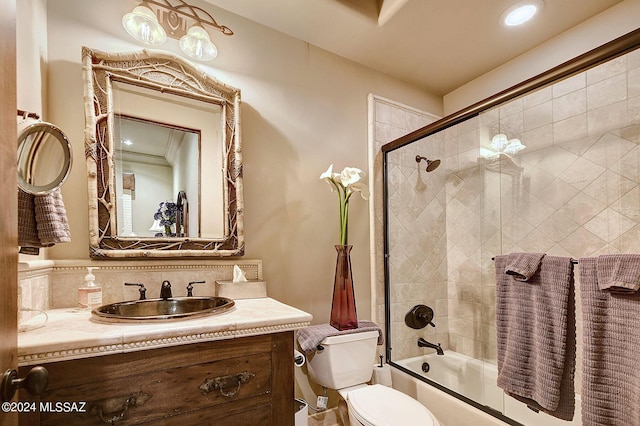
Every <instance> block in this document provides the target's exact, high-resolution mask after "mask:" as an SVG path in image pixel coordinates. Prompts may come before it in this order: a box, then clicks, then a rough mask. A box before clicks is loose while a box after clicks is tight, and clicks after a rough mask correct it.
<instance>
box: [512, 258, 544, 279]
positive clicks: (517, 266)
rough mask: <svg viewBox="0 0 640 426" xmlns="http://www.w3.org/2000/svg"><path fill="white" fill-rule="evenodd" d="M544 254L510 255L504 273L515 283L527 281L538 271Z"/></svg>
mask: <svg viewBox="0 0 640 426" xmlns="http://www.w3.org/2000/svg"><path fill="white" fill-rule="evenodd" d="M544 256H545V254H544V253H510V254H509V255H508V258H507V266H506V267H505V272H506V274H507V275H513V279H514V280H516V281H527V280H528V279H529V278H531V277H532V276H533V274H535V273H536V272H537V271H538V268H539V267H540V262H541V261H542V258H543V257H544Z"/></svg>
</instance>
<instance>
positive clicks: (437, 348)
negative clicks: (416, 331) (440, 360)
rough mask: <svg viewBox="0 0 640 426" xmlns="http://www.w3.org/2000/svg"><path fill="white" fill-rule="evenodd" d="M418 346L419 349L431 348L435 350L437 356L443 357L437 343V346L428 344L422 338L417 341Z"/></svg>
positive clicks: (442, 352)
mask: <svg viewBox="0 0 640 426" xmlns="http://www.w3.org/2000/svg"><path fill="white" fill-rule="evenodd" d="M418 346H420V347H421V348H432V349H435V350H436V353H437V354H438V355H444V351H443V350H442V347H441V346H440V343H438V344H437V345H436V344H434V343H429V342H427V341H426V340H424V339H423V338H422V337H420V338H419V339H418Z"/></svg>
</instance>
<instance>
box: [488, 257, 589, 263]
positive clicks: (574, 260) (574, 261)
mask: <svg viewBox="0 0 640 426" xmlns="http://www.w3.org/2000/svg"><path fill="white" fill-rule="evenodd" d="M491 260H496V258H495V256H494V257H492V258H491ZM571 263H572V264H573V265H577V264H578V260H577V259H571Z"/></svg>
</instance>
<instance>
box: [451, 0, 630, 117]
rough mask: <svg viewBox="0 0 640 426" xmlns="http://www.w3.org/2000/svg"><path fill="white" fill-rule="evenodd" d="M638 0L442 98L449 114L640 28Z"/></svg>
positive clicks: (599, 16)
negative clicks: (639, 22)
mask: <svg viewBox="0 0 640 426" xmlns="http://www.w3.org/2000/svg"><path fill="white" fill-rule="evenodd" d="M638 16H640V0H625V1H623V2H622V3H619V4H617V5H615V6H613V7H612V8H610V9H608V10H606V11H604V12H602V13H601V14H599V15H596V16H594V17H593V18H591V19H589V20H587V21H585V22H583V23H582V24H580V25H577V26H576V27H574V28H572V29H571V30H569V31H566V32H564V33H562V34H560V35H559V36H557V37H554V38H553V39H551V40H549V41H547V42H546V43H543V44H541V45H540V46H538V47H536V48H535V49H531V50H530V51H529V52H527V53H525V54H523V55H521V56H519V57H517V58H515V59H514V60H512V61H510V62H507V63H506V64H504V65H502V66H500V67H498V68H496V69H494V70H493V71H491V72H488V73H487V74H484V75H482V76H480V77H478V78H476V79H475V80H473V81H470V82H469V83H467V84H465V85H463V86H461V87H459V88H458V89H456V90H454V91H453V92H451V93H449V94H447V95H445V96H444V114H445V115H449V114H452V113H454V112H456V111H459V110H461V109H463V108H465V107H467V106H469V105H472V104H474V103H476V102H478V101H481V100H483V99H486V98H488V97H489V96H492V95H494V94H496V93H498V92H500V91H502V90H504V89H507V88H509V87H512V86H514V85H516V84H518V83H520V82H522V81H525V80H526V79H528V78H531V77H533V76H536V75H538V74H540V73H542V72H544V71H546V70H548V69H551V68H553V67H555V66H557V65H560V64H562V63H564V62H566V61H568V60H571V59H573V58H575V57H576V56H578V55H581V54H583V53H586V52H588V51H590V50H592V49H595V48H596V47H598V46H601V45H603V44H605V43H607V42H609V41H611V40H613V39H615V38H618V37H620V36H622V35H624V34H626V33H628V32H630V31H633V30H635V29H637V28H638V27H639V24H638Z"/></svg>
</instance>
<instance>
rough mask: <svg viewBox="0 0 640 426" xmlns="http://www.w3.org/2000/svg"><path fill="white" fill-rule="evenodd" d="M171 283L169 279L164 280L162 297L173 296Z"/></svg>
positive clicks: (161, 291)
mask: <svg viewBox="0 0 640 426" xmlns="http://www.w3.org/2000/svg"><path fill="white" fill-rule="evenodd" d="M172 297H173V295H172V294H171V283H170V282H169V281H167V280H164V281H162V288H161V289H160V299H163V300H167V299H170V298H172Z"/></svg>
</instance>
